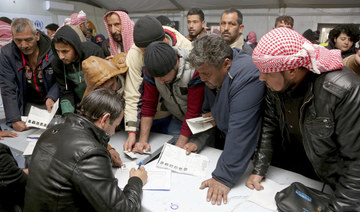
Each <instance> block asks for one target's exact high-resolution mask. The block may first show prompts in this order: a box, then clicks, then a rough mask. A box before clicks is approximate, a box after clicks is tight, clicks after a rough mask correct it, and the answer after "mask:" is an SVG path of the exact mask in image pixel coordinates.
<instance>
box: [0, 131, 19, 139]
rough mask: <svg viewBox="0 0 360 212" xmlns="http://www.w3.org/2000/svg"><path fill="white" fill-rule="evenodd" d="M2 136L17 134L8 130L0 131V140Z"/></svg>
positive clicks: (16, 135) (15, 135)
mask: <svg viewBox="0 0 360 212" xmlns="http://www.w3.org/2000/svg"><path fill="white" fill-rule="evenodd" d="M3 137H13V138H14V137H18V134H16V133H14V132H8V131H0V140H2V139H3Z"/></svg>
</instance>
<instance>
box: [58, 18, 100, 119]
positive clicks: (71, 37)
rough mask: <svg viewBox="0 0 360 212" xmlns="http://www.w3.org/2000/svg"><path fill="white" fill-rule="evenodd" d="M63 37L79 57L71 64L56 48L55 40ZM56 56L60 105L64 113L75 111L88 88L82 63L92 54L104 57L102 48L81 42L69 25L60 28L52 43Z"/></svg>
mask: <svg viewBox="0 0 360 212" xmlns="http://www.w3.org/2000/svg"><path fill="white" fill-rule="evenodd" d="M57 38H62V39H64V40H65V41H67V42H68V43H69V44H70V45H71V46H72V47H73V48H74V50H75V52H76V54H77V56H78V57H77V59H76V61H75V62H72V63H70V64H64V63H63V62H62V60H60V58H59V56H58V54H57V53H56V50H55V45H54V40H56V39H57ZM51 46H52V49H53V52H54V55H55V58H54V60H53V63H52V65H53V68H54V73H55V76H56V82H57V83H58V85H59V88H60V107H61V111H62V114H65V113H73V112H75V107H76V105H77V104H78V103H80V101H81V99H82V97H83V94H84V92H85V89H86V84H85V80H84V77H83V73H82V67H81V63H82V61H83V60H85V59H86V58H88V57H90V56H98V57H101V58H104V53H103V52H102V49H101V48H100V47H99V46H98V45H96V44H95V43H92V42H89V41H87V42H81V41H80V38H79V36H78V35H77V34H76V32H75V31H74V30H73V29H72V28H71V27H69V26H66V25H65V26H63V27H62V28H60V29H59V30H58V31H57V32H56V34H55V36H54V39H53V42H52V44H51Z"/></svg>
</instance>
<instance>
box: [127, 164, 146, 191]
mask: <svg viewBox="0 0 360 212" xmlns="http://www.w3.org/2000/svg"><path fill="white" fill-rule="evenodd" d="M142 164H143V161H140V162H139V167H138V168H137V169H134V168H132V169H131V170H130V178H131V177H138V178H140V179H141V181H142V183H143V186H144V185H145V184H146V182H147V179H148V176H147V171H146V170H145V168H144V167H143V166H141V165H142Z"/></svg>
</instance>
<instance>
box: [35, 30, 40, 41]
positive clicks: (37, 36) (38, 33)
mask: <svg viewBox="0 0 360 212" xmlns="http://www.w3.org/2000/svg"><path fill="white" fill-rule="evenodd" d="M35 38H36V41H39V40H40V32H39V31H37V30H36V32H35Z"/></svg>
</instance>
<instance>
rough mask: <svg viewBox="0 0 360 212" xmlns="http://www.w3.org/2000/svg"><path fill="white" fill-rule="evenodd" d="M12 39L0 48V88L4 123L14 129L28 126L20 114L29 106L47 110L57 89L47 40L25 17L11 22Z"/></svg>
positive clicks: (56, 96) (54, 98) (25, 128)
mask: <svg viewBox="0 0 360 212" xmlns="http://www.w3.org/2000/svg"><path fill="white" fill-rule="evenodd" d="M11 32H12V36H13V41H12V42H11V43H9V44H7V45H6V46H4V47H2V48H1V56H0V87H1V96H2V101H3V104H4V111H5V117H6V122H7V123H9V124H11V125H12V128H13V129H14V130H16V131H18V132H20V131H24V130H27V129H29V128H28V127H27V126H26V124H25V122H23V121H22V120H21V116H27V115H28V113H29V112H30V108H31V106H36V107H40V108H42V109H47V110H48V111H49V112H50V111H51V109H52V107H53V105H54V103H55V101H56V100H57V99H58V98H59V88H58V86H57V84H56V83H55V75H54V71H53V67H52V65H51V62H52V61H53V58H54V56H53V51H52V50H51V39H50V38H49V37H48V36H46V35H45V34H44V33H42V32H41V31H39V30H37V29H36V27H35V24H34V23H33V22H32V21H31V20H29V19H27V18H16V19H14V21H13V22H12V24H11Z"/></svg>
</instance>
